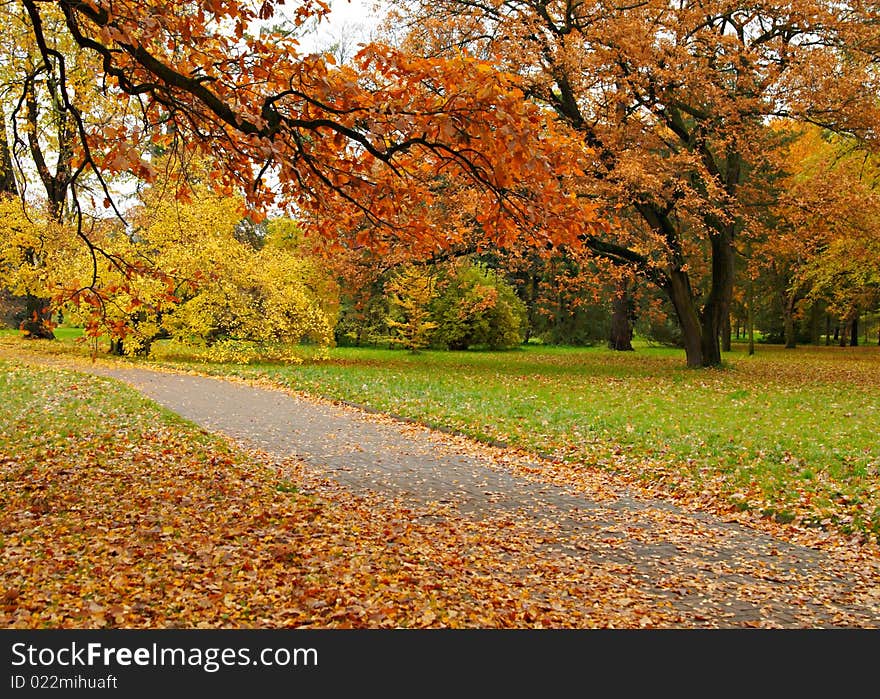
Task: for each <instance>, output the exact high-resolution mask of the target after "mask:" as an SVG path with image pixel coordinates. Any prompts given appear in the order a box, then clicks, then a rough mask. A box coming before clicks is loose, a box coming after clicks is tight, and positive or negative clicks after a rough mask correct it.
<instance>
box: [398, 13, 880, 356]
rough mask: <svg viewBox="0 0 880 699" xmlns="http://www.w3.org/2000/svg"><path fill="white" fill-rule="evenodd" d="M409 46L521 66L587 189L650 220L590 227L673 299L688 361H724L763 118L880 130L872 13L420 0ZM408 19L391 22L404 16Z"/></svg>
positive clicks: (603, 244)
mask: <svg viewBox="0 0 880 699" xmlns="http://www.w3.org/2000/svg"><path fill="white" fill-rule="evenodd" d="M415 7H416V8H417V9H416V10H414V12H413V13H412V14H411V15H410V17H412V18H413V21H412V22H411V23H410V25H409V27H408V29H409V32H408V33H407V34H406V35H405V39H404V44H403V45H404V46H406V47H407V48H408V50H411V51H418V52H420V53H422V54H423V55H450V54H454V53H457V52H459V51H461V50H462V49H463V48H464V49H467V50H469V51H471V52H472V53H474V54H476V55H480V56H483V57H485V58H487V59H492V60H494V61H495V62H496V64H497V65H498V66H499V67H500V68H501V69H503V70H506V71H508V72H512V73H516V74H518V75H520V76H521V79H522V84H523V85H524V95H525V96H526V97H528V98H529V99H531V100H533V101H535V102H537V103H540V104H542V105H546V106H547V107H548V108H552V110H553V111H554V112H555V113H556V114H557V116H558V118H559V120H560V121H561V122H563V123H565V124H566V125H568V127H569V128H570V129H572V130H573V131H574V132H576V133H577V134H579V136H580V138H581V139H582V140H583V141H584V142H585V143H586V144H587V145H588V146H590V148H591V154H590V155H589V156H588V159H587V160H585V161H584V162H583V166H584V169H585V171H586V172H587V173H588V174H590V175H591V177H590V178H589V179H588V181H587V182H586V183H584V186H583V187H581V188H580V189H578V190H577V194H578V196H582V197H590V198H595V199H596V200H598V201H601V202H604V203H605V204H606V205H607V206H609V207H615V208H616V209H617V210H620V211H626V212H628V213H630V214H631V215H632V216H633V217H635V218H637V219H639V220H640V222H641V225H640V226H639V227H638V228H637V229H636V230H634V231H633V232H629V231H626V230H622V229H612V232H613V233H614V236H607V235H597V234H590V235H586V236H585V237H584V243H585V244H586V245H587V247H588V248H589V249H590V250H592V252H593V253H594V254H596V255H599V256H602V257H605V258H607V259H610V260H613V261H615V262H616V263H618V264H620V265H625V266H629V267H631V268H632V269H633V270H634V271H635V272H637V273H638V274H639V275H640V276H642V277H644V278H646V279H648V280H650V281H651V282H653V283H654V284H656V285H657V286H658V287H659V288H661V289H662V290H663V291H664V292H665V293H666V294H667V296H668V297H669V299H670V301H671V302H672V304H673V306H674V308H675V312H676V314H677V317H678V321H679V323H680V325H681V328H682V333H683V336H684V343H685V350H686V353H687V362H688V364H689V365H690V366H711V365H715V364H718V363H719V362H720V361H721V346H720V335H721V332H722V328H723V326H724V323H725V320H726V318H727V315H728V313H729V310H730V304H731V298H732V291H733V284H734V257H735V247H736V245H737V241H738V240H739V239H740V238H741V237H742V236H744V235H748V233H749V227H750V221H751V215H752V212H753V211H754V207H755V206H758V205H759V204H760V201H761V191H762V189H763V183H762V174H763V173H766V172H767V171H768V167H767V162H766V155H767V153H768V152H769V151H771V150H772V149H770V148H768V147H767V138H768V131H767V129H766V125H765V122H766V119H767V118H768V117H772V116H785V117H786V118H789V119H792V120H796V121H806V122H814V123H820V124H822V125H824V126H826V127H828V128H831V129H836V130H844V131H847V132H849V133H851V134H853V135H854V136H857V137H859V138H863V139H869V140H870V139H872V138H874V137H875V135H876V124H877V113H878V112H877V107H878V104H877V99H876V95H877V77H878V76H877V73H876V70H875V69H874V63H875V57H876V55H877V49H878V47H880V44H878V36H877V33H876V26H877V21H876V20H877V16H876V9H875V8H873V7H871V6H866V5H862V4H857V5H852V4H844V5H840V4H839V3H831V2H825V1H823V0H801V1H800V2H798V3H794V4H793V3H787V2H786V3H782V2H769V3H768V2H761V3H753V2H747V1H746V2H734V3H709V4H707V3H703V2H681V3H669V2H668V1H667V0H645V1H644V2H639V3H634V4H633V3H628V4H623V5H613V4H611V5H609V4H608V3H606V2H601V1H598V0H588V1H587V2H578V3H573V2H568V1H567V0H551V1H550V2H548V1H547V0H516V1H513V0H501V1H495V0H491V1H490V0H466V1H465V0H437V1H434V0H431V2H427V1H426V2H423V3H416V5H415ZM404 19H405V16H404V17H402V18H401V17H398V18H397V22H398V25H400V24H402V22H403V20H404Z"/></svg>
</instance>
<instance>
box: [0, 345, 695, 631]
mask: <svg viewBox="0 0 880 699" xmlns="http://www.w3.org/2000/svg"><path fill="white" fill-rule="evenodd" d="M425 515H430V516H425ZM541 541H542V539H541V538H536V537H535V535H534V532H533V531H532V529H531V528H529V527H527V524H526V523H518V522H512V521H510V518H509V517H503V518H501V520H500V521H496V520H495V519H493V518H489V519H487V520H485V521H479V522H474V521H468V520H466V519H463V518H461V517H457V516H456V515H454V513H452V512H448V511H446V510H444V509H443V508H440V509H436V510H428V511H426V512H419V511H414V510H413V509H411V508H408V507H402V506H400V505H398V504H397V503H395V502H388V501H385V500H379V499H378V498H372V499H370V498H357V497H355V496H353V495H351V494H350V493H347V492H346V491H344V490H342V489H340V488H339V487H338V486H336V485H334V484H333V483H330V482H324V481H321V480H320V479H318V478H316V477H315V476H313V475H311V474H310V473H309V472H308V470H306V469H303V468H302V465H301V464H298V463H297V462H295V461H283V462H279V461H277V460H275V459H271V458H269V457H267V456H265V455H260V454H257V453H244V452H239V451H234V450H232V449H230V447H229V446H228V445H227V444H226V443H225V442H224V441H223V440H221V439H219V438H217V437H214V436H211V435H208V434H207V433H205V432H204V431H202V430H200V429H197V428H195V427H193V426H192V425H191V424H189V423H186V422H185V421H183V420H182V419H180V418H178V417H176V416H174V415H173V414H171V413H168V412H166V411H164V410H161V409H159V408H157V407H156V405H155V404H153V403H151V402H150V401H147V400H146V399H144V398H142V397H141V396H140V395H139V394H138V393H136V392H135V391H134V390H132V389H129V388H126V387H124V386H121V385H120V384H119V383H117V382H113V381H110V380H106V379H100V378H95V377H92V376H88V375H84V374H78V373H75V372H72V371H68V370H65V369H60V368H48V367H35V366H27V365H25V364H22V363H20V362H18V361H3V360H0V551H2V552H3V556H2V559H3V564H2V566H0V627H2V628H67V627H85V628H99V627H122V628H136V627H148V628H165V627H172V628H201V627H246V628H275V627H302V626H306V627H308V626H314V627H321V628H326V627H389V628H400V627H414V626H418V627H425V626H452V627H478V628H485V627H524V626H532V625H537V626H545V627H553V626H555V627H568V626H581V627H583V626H586V627H592V626H609V625H610V626H614V627H616V628H622V627H634V628H640V627H643V626H645V625H646V622H645V618H646V615H647V614H648V613H649V612H650V613H651V624H652V625H653V624H656V625H675V624H678V623H693V620H691V621H690V622H688V621H687V620H685V619H683V618H681V617H680V615H679V614H678V613H677V612H675V610H673V609H671V608H670V607H668V606H667V607H660V608H658V607H657V604H656V598H655V596H652V595H651V594H650V592H646V591H645V590H644V589H643V586H641V583H640V581H639V580H638V579H636V578H635V576H630V577H627V576H626V575H625V574H622V573H621V571H620V570H619V566H616V565H614V564H613V563H608V564H596V563H585V562H582V561H578V560H576V559H573V558H568V559H566V560H565V561H557V560H555V559H553V558H548V557H547V556H546V555H543V554H542V549H541ZM438 576H442V584H440V583H439V582H438ZM523 579H527V580H529V581H531V582H530V584H529V585H528V586H524V585H523ZM618 600H620V601H618ZM600 602H601V604H600Z"/></svg>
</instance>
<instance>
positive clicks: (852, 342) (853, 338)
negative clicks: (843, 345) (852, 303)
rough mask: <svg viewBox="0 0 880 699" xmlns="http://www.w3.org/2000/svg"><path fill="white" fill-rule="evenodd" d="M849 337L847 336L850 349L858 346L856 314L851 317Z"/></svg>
mask: <svg viewBox="0 0 880 699" xmlns="http://www.w3.org/2000/svg"><path fill="white" fill-rule="evenodd" d="M849 330H850V335H849V346H850V347H858V346H859V314H858V313H856V314H855V315H854V316H853V319H852V323H851V324H850V328H849Z"/></svg>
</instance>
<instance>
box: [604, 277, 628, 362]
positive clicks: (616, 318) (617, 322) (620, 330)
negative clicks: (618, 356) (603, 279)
mask: <svg viewBox="0 0 880 699" xmlns="http://www.w3.org/2000/svg"><path fill="white" fill-rule="evenodd" d="M632 319H633V307H632V299H631V298H630V295H629V288H628V285H627V282H626V280H623V281H621V282H620V284H619V285H618V288H617V293H616V294H614V300H613V301H612V304H611V337H609V339H608V347H609V348H610V349H613V350H616V351H618V352H632V351H633V346H632V336H633V328H632Z"/></svg>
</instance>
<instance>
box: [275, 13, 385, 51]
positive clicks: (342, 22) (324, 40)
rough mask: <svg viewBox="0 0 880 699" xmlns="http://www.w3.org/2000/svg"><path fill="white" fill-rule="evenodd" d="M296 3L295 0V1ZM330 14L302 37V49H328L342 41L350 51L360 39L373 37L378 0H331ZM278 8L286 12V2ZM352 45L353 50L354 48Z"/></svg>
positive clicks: (376, 21)
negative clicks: (371, 35)
mask: <svg viewBox="0 0 880 699" xmlns="http://www.w3.org/2000/svg"><path fill="white" fill-rule="evenodd" d="M294 5H295V3H294ZM329 5H330V8H331V11H330V15H329V16H328V17H327V18H326V19H324V21H322V22H320V24H319V25H318V27H317V28H316V30H314V31H312V32H310V33H309V34H307V35H305V36H303V37H302V38H301V39H300V47H301V49H302V51H303V53H309V52H313V51H325V50H327V49H328V48H329V47H331V46H332V45H334V44H339V43H340V42H342V43H344V44H346V45H349V44H350V47H348V46H346V48H347V49H348V50H350V52H351V53H354V52H356V50H357V49H356V48H354V47H355V46H356V45H357V44H358V43H362V42H366V41H368V40H369V39H370V34H371V32H372V30H373V28H374V27H375V26H376V24H377V23H378V21H379V16H380V15H379V10H378V9H377V2H376V0H330V2H329ZM279 9H280V10H281V11H282V13H284V11H285V6H284V5H282V6H280V7H279ZM351 49H353V50H351Z"/></svg>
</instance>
